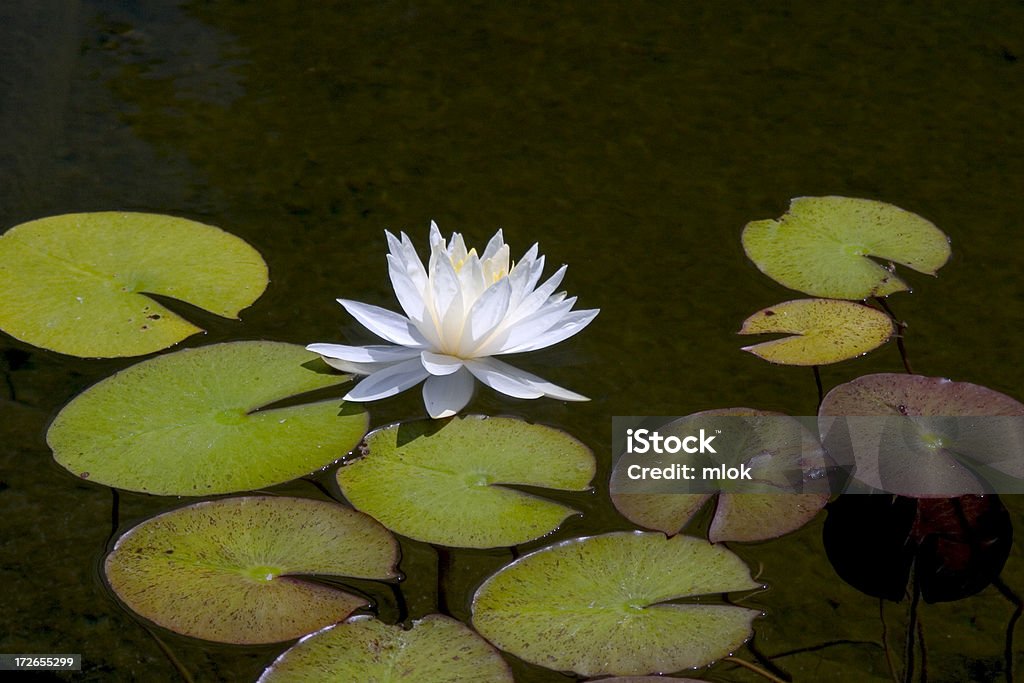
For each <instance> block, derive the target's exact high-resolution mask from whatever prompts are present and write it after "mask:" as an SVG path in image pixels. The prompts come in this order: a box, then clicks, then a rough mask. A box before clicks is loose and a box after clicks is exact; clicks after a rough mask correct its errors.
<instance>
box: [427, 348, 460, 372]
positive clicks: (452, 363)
mask: <svg viewBox="0 0 1024 683" xmlns="http://www.w3.org/2000/svg"><path fill="white" fill-rule="evenodd" d="M420 361H421V362H422V363H423V367H424V369H425V370H426V371H427V372H429V373H430V374H431V375H450V374H452V373H453V372H458V370H459V369H460V368H461V367H462V359H461V358H456V357H455V356H449V355H447V354H444V353H433V352H431V351H423V352H422V353H421V354H420Z"/></svg>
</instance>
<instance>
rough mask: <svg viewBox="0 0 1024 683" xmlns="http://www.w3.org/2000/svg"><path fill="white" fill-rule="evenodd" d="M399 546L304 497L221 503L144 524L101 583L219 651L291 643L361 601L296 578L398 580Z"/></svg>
mask: <svg viewBox="0 0 1024 683" xmlns="http://www.w3.org/2000/svg"><path fill="white" fill-rule="evenodd" d="M397 561H398V543H397V542H396V541H395V539H394V537H393V536H392V535H391V534H389V533H388V532H387V530H386V529H384V528H383V527H382V526H380V525H379V524H377V522H375V521H373V520H372V519H371V518H370V517H368V516H366V515H364V514H362V513H359V512H356V511H355V510H352V509H350V508H346V507H344V506H341V505H338V504H337V503H331V502H326V501H317V500H308V499H305V498H286V497H280V498H277V497H274V498H271V497H260V496H250V497H241V498H222V499H220V500H213V501H206V502H202V503H195V504H193V505H189V506H188V507H183V508H179V509H177V510H172V511H171V512H167V513H164V514H162V515H158V516H156V517H153V518H152V519H148V520H146V521H145V522H143V523H142V524H139V525H138V526H136V527H135V528H133V529H131V530H130V531H128V532H127V533H126V534H124V535H123V536H121V538H119V539H118V541H117V544H116V545H115V546H114V549H113V550H112V551H111V553H110V554H109V555H108V556H107V559H106V561H105V562H104V570H105V572H106V576H107V581H108V582H109V583H110V587H111V588H112V589H113V591H114V592H115V593H116V594H117V596H118V597H119V598H120V599H121V600H122V601H123V602H124V603H125V604H126V605H127V606H128V607H129V608H131V609H132V610H133V611H135V612H137V613H138V614H141V615H142V616H144V617H145V618H147V619H149V620H150V621H153V622H154V623H156V624H159V625H160V626H163V627H164V628H167V629H170V630H172V631H175V632H177V633H182V634H184V635H187V636H193V637H196V638H204V639H206V640H215V641H218V642H223V643H238V644H253V643H273V642H278V641H281V640H288V639H291V638H296V637H298V636H301V635H304V634H306V633H310V632H312V631H315V630H317V629H320V628H323V627H324V626H326V625H327V624H333V623H335V622H337V621H340V620H341V619H344V618H345V617H347V616H348V615H349V614H351V613H352V611H353V610H355V609H358V608H360V607H363V606H366V604H367V602H366V600H364V599H363V598H360V597H356V596H354V595H350V594H348V593H345V592H343V591H340V590H338V589H336V588H332V587H329V586H326V585H323V584H319V583H313V582H310V581H307V580H303V579H298V578H295V575H297V574H328V575H332V576H348V577H353V578H363V579H378V580H384V579H392V578H395V577H396V573H395V564H396V562H397Z"/></svg>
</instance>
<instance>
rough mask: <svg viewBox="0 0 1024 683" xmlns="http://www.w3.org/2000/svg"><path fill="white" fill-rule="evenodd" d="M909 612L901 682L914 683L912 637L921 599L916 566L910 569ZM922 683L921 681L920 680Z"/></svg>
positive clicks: (915, 627)
mask: <svg viewBox="0 0 1024 683" xmlns="http://www.w3.org/2000/svg"><path fill="white" fill-rule="evenodd" d="M910 595H911V597H910V613H909V622H908V623H907V638H906V641H905V642H904V654H903V683H914V637H915V635H916V634H915V631H916V630H917V605H918V603H919V602H920V600H921V586H920V584H919V583H918V581H917V566H916V564H915V566H914V567H912V568H911V570H910ZM922 683H923V681H922Z"/></svg>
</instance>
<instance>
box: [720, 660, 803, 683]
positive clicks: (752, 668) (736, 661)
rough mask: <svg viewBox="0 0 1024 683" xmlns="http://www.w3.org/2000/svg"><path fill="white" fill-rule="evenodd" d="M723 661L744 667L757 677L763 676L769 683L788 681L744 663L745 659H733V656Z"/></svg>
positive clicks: (787, 682) (746, 662) (784, 682)
mask: <svg viewBox="0 0 1024 683" xmlns="http://www.w3.org/2000/svg"><path fill="white" fill-rule="evenodd" d="M724 661H726V662H732V663H733V664H739V665H740V666H742V667H744V668H746V669H750V670H751V671H753V672H754V673H756V674H758V675H759V676H764V677H765V678H767V679H768V680H769V681H772V683H789V681H787V680H786V679H784V678H779V677H778V676H776V675H775V674H773V673H771V672H769V671H765V670H764V669H762V668H761V667H759V666H758V665H757V664H751V663H750V662H748V661H746V660H745V659H740V658H739V657H735V656H729V657H726V658H725V660H724Z"/></svg>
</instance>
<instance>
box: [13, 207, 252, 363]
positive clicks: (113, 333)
mask: <svg viewBox="0 0 1024 683" xmlns="http://www.w3.org/2000/svg"><path fill="white" fill-rule="evenodd" d="M266 287H267V264H266V263H265V262H264V261H263V258H262V257H261V256H260V254H259V252H257V251H256V250H255V249H253V248H252V247H251V246H249V244H248V243H246V242H245V241H243V240H241V239H239V238H238V237H235V236H234V235H231V234H229V233H227V232H224V231H223V230H221V229H219V228H215V227H213V226H210V225H204V224H203V223H197V222H195V221H190V220H186V219H184V218H176V217H174V216H163V215H158V214H147V213H125V212H99V213H74V214H67V215H63V216H51V217H49V218H42V219H39V220H34V221H30V222H28V223H22V224H21V225H17V226H15V227H13V228H11V229H10V230H8V231H7V232H6V233H4V234H3V235H0V329H2V330H3V331H5V332H7V333H8V334H10V335H11V336H13V337H16V338H18V339H20V340H22V341H24V342H27V343H29V344H32V345H34V346H39V347H41V348H44V349H50V350H53V351H59V352H60V353H66V354H68V355H72V356H84V357H91V358H97V357H98V358H111V357H115V356H139V355H143V354H147V353H152V352H154V351H159V350H160V349H164V348H167V347H168V346H171V345H173V344H177V343H178V342H180V341H181V340H183V339H185V338H186V337H189V336H190V335H193V334H195V333H197V332H202V329H200V328H199V327H196V326H195V325H193V324H192V323H190V322H188V321H187V320H185V319H184V318H181V317H180V316H178V315H177V314H175V313H173V312H171V311H169V310H168V309H167V308H165V307H164V306H163V305H161V304H160V303H158V302H157V301H156V300H155V299H153V298H152V297H149V296H146V294H160V295H163V296H168V297H173V298H175V299H179V300H181V301H185V302H187V303H190V304H192V305H193V306H198V307H200V308H204V309H206V310H208V311H210V312H211V313H216V314H217V315H220V316H223V317H225V318H237V317H238V312H239V311H241V310H242V309H243V308H246V307H247V306H249V305H251V304H252V303H253V302H254V301H256V299H258V298H259V297H260V295H261V294H262V293H263V290H265V289H266Z"/></svg>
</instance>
